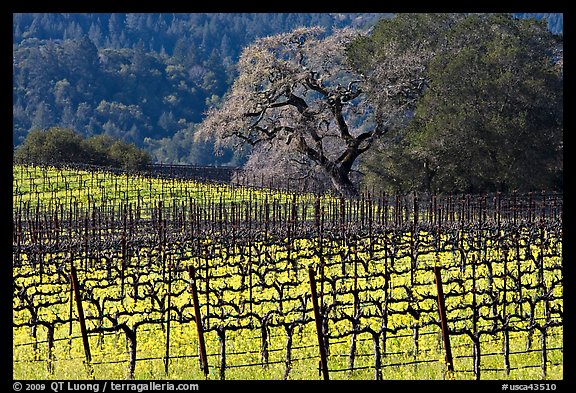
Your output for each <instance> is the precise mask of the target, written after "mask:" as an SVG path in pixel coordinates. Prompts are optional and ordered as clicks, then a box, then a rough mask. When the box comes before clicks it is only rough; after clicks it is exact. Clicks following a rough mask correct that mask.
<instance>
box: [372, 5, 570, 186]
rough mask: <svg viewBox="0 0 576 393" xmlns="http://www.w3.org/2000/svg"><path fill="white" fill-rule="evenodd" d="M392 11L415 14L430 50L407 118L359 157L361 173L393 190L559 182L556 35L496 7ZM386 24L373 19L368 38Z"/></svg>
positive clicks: (380, 35)
mask: <svg viewBox="0 0 576 393" xmlns="http://www.w3.org/2000/svg"><path fill="white" fill-rule="evenodd" d="M394 19H395V20H396V19H397V20H396V22H392V21H391V22H390V23H397V24H398V25H399V26H403V27H404V28H406V26H408V25H409V24H410V23H414V22H416V21H417V22H418V28H417V29H418V30H419V31H427V34H426V35H425V36H426V37H429V38H430V39H429V43H430V45H431V48H433V49H434V51H435V55H434V57H433V58H432V59H431V61H430V64H429V67H428V72H427V79H428V80H429V83H428V88H427V89H426V91H425V92H424V94H423V96H422V99H421V100H420V101H419V102H418V104H417V106H416V109H415V111H414V115H413V118H412V119H411V121H410V122H409V123H408V125H407V127H405V128H403V129H397V130H396V133H395V134H394V135H391V137H390V138H388V139H386V140H382V141H381V143H379V145H378V146H377V148H376V149H374V150H373V151H372V152H371V155H370V156H369V157H367V159H366V160H365V161H364V162H363V168H362V169H363V171H365V172H366V173H367V178H366V181H367V183H368V184H369V185H372V186H378V187H380V188H384V189H387V190H388V191H392V192H398V191H400V192H407V191H410V190H426V191H435V192H482V191H511V190H514V189H519V190H524V191H531V190H538V189H561V188H562V172H563V169H562V155H563V151H562V150H563V142H562V140H563V86H562V62H561V59H562V40H561V37H558V36H555V35H553V34H551V33H550V32H549V31H548V30H547V28H546V26H545V24H544V23H542V22H538V21H535V20H528V19H525V20H521V19H516V18H513V17H512V16H510V15H503V14H493V15H492V14H490V15H487V14H482V15H468V16H455V15H426V16H425V17H424V16H411V15H410V16H409V15H404V16H399V17H397V18H394ZM388 29H389V24H388V23H387V22H383V23H381V24H380V25H378V26H377V28H376V29H375V32H374V34H373V35H372V36H371V39H372V41H371V42H370V44H371V45H373V46H378V45H380V43H381V42H386V40H387V39H389V37H390V33H389V31H388ZM415 35H416V36H418V32H417V33H415ZM435 37H440V39H434V38H435Z"/></svg>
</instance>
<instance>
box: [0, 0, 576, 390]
mask: <svg viewBox="0 0 576 393" xmlns="http://www.w3.org/2000/svg"><path fill="white" fill-rule="evenodd" d="M567 5H568V2H558V1H542V0H541V1H532V0H530V1H526V0H525V1H522V2H514V3H512V2H508V3H506V2H503V1H501V2H497V3H495V2H492V3H491V2H488V1H484V2H474V3H470V2H466V1H461V2H459V3H457V4H454V3H449V4H447V3H425V4H418V3H413V2H407V1H404V2H385V1H384V0H379V1H378V0H372V1H367V2H366V1H365V2H358V1H353V2H352V1H344V2H342V1H340V2H336V1H334V0H333V1H330V2H326V1H325V2H322V1H319V0H315V1H307V2H294V1H286V0H283V1H277V2H274V3H273V2H271V1H267V2H266V3H258V2H247V1H238V2H233V3H224V4H222V2H215V1H212V2H205V1H203V2H198V1H193V0H180V1H175V0H163V1H158V0H156V1H149V0H141V1H138V2H134V1H125V0H116V1H115V2H111V1H98V2H95V1H94V2H86V1H78V0H75V1H73V0H72V1H70V0H68V1H50V2H45V3H26V2H20V3H15V2H12V3H11V4H9V5H8V7H6V6H5V7H6V8H8V10H5V9H3V13H2V17H3V22H4V23H2V29H3V30H4V31H3V34H2V37H3V38H4V39H5V41H6V43H5V45H6V46H8V45H10V46H11V43H12V41H8V39H9V37H12V13H16V12H95V13H98V12H127V11H130V12H518V11H523V12H562V13H563V14H564V18H565V19H566V17H567V16H569V15H571V14H570V13H569V12H566V11H567V8H568V7H567ZM3 8H4V7H3ZM572 30H573V25H571V18H570V17H568V19H567V23H564V30H563V35H564V37H565V57H566V58H567V59H566V60H567V61H566V62H565V64H568V65H570V50H568V51H567V50H566V37H568V44H570V38H571V37H572ZM568 49H569V45H568ZM3 54H4V55H5V61H4V62H3V63H2V64H3V67H4V72H3V73H2V75H4V80H5V81H8V80H12V79H9V78H8V77H7V75H9V74H8V72H9V70H10V69H11V68H12V67H11V63H12V56H10V55H9V54H10V49H9V48H4V51H3ZM566 55H567V56H566ZM564 75H565V76H564V77H565V83H566V84H567V85H569V82H570V80H571V79H572V76H571V73H570V72H565V74H564ZM10 90H11V89H10V88H9V86H4V89H3V91H4V92H5V94H6V96H7V97H6V98H7V99H6V100H5V101H4V102H5V103H9V102H11V101H12V99H11V98H9V97H10V96H9V91H10ZM565 91H566V92H568V93H571V91H570V87H568V89H565ZM568 102H570V100H569V101H568ZM4 119H6V123H8V121H7V120H8V116H4ZM566 119H568V120H570V116H568V117H566ZM569 123H570V122H569ZM8 127H11V125H9V124H6V133H8V129H10V128H8ZM565 129H567V130H569V132H576V131H574V130H573V129H572V127H569V126H567V127H565ZM8 135H9V136H8V138H9V139H10V142H12V133H10V134H8ZM570 140H571V139H570V138H566V139H565V142H564V143H565V145H567V146H565V149H566V148H568V149H570V146H569V142H570ZM566 142H568V143H566ZM10 145H11V144H9V143H5V144H2V148H3V149H5V150H6V151H5V152H3V154H0V157H1V159H3V160H6V170H3V171H1V172H0V174H1V175H2V179H3V180H4V181H5V187H3V188H2V190H3V191H4V192H3V193H2V195H3V198H5V199H6V205H4V206H10V208H4V209H0V212H2V214H3V215H5V217H3V220H2V222H3V223H5V225H6V228H8V225H11V223H9V220H11V206H12V197H11V195H10V194H9V192H8V190H9V189H11V186H10V182H11V180H12V179H11V176H10V175H11V174H12V172H11V169H8V165H10V166H11V165H12V148H11V146H10ZM567 166H568V168H570V164H569V163H568V165H567ZM567 173H570V172H567ZM566 180H570V179H569V178H568V179H566ZM564 184H565V185H566V186H565V190H564V200H565V202H566V201H568V202H569V201H570V200H571V199H572V198H571V196H572V193H571V187H570V186H569V185H570V183H568V182H566V181H565V182H564ZM570 208H571V206H570V204H569V203H564V213H563V215H564V219H563V226H564V228H563V230H564V241H563V253H564V257H563V261H564V262H563V263H564V281H565V282H564V299H565V300H564V315H565V316H566V317H565V319H564V379H563V380H560V381H552V380H546V381H540V380H538V381H517V380H510V381H507V380H481V381H427V380H426V381H412V380H401V381H398V380H386V381H348V380H339V381H320V380H317V381H262V380H255V381H245V380H233V381H204V380H201V381H176V380H169V382H172V383H181V382H188V383H197V384H198V386H199V391H211V390H214V389H226V390H232V389H239V390H244V389H246V390H257V391H258V390H262V391H270V389H274V388H282V389H283V388H287V389H291V390H292V389H294V390H296V389H322V390H328V391H329V390H333V389H334V390H336V389H338V390H339V389H347V390H348V389H349V390H355V389H362V390H364V389H366V390H372V389H374V390H386V389H408V390H410V391H416V390H417V389H421V388H422V389H433V390H436V389H438V390H439V391H442V392H446V391H455V392H459V393H462V392H463V390H464V389H467V388H471V389H481V390H482V391H485V392H495V391H503V388H502V385H503V384H509V385H526V384H530V383H534V384H538V385H540V384H549V386H551V385H552V384H555V386H556V390H555V391H558V392H562V391H565V390H566V388H567V387H571V386H576V384H574V381H575V380H576V378H575V376H576V372H573V371H572V369H571V367H570V366H571V365H572V363H573V359H574V353H575V352H574V349H575V348H574V337H575V336H576V335H575V333H576V330H575V328H574V325H573V323H572V316H573V315H574V310H573V308H574V303H575V302H574V300H575V299H576V297H575V295H574V292H573V290H572V285H570V284H572V282H573V281H572V280H574V272H573V271H574V263H576V262H574V261H572V258H570V256H571V255H572V251H573V248H572V245H571V242H570V240H569V238H570V234H571V233H572V227H573V225H574V224H573V221H571V220H570V218H569V216H570V212H571V210H570ZM10 228H11V226H10ZM5 239H6V245H5V247H4V250H5V251H8V250H10V249H11V247H12V246H11V244H8V239H9V236H8V235H5ZM10 260H11V259H10V257H9V255H8V252H6V254H5V258H2V262H1V263H0V266H1V268H2V269H5V271H3V272H2V277H6V281H5V285H1V288H2V291H3V292H4V293H3V296H2V302H0V316H2V318H3V320H2V321H1V322H2V323H0V326H1V327H2V329H6V333H5V334H6V336H4V337H8V335H10V337H12V332H11V330H12V329H11V319H12V317H11V315H12V311H11V310H12V301H11V299H12V293H11V292H12V285H11V283H12V281H11V279H10V278H8V277H11V273H12V271H11V264H10V262H9V261H10ZM2 343H3V345H4V346H5V348H2V349H0V351H1V352H0V353H1V354H2V355H3V356H5V357H6V358H5V359H3V360H4V362H3V363H4V372H5V374H4V378H2V382H0V386H1V387H3V388H6V387H8V386H10V388H11V389H12V391H16V390H14V387H15V385H14V384H15V383H17V382H20V383H22V384H24V385H25V384H30V383H43V384H45V385H46V391H51V390H49V388H50V383H51V382H53V381H14V380H13V376H12V370H11V369H10V370H8V365H11V364H12V346H11V341H10V340H8V339H6V340H2ZM7 374H8V375H7ZM75 382H78V383H82V382H84V383H98V384H99V387H100V389H99V391H100V392H102V387H103V386H102V385H103V383H104V381H88V380H85V381H75ZM108 382H110V381H108ZM114 382H123V383H145V382H149V381H147V380H139V381H117V380H115V381H114ZM158 382H166V381H158ZM508 390H511V389H510V388H509V389H508ZM22 391H25V390H24V389H23V390H22ZM63 391H67V389H64V390H63ZM107 391H110V388H108V389H107ZM125 391H126V390H125ZM550 391H552V390H550Z"/></svg>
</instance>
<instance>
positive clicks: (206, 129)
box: [198, 27, 429, 196]
mask: <svg viewBox="0 0 576 393" xmlns="http://www.w3.org/2000/svg"><path fill="white" fill-rule="evenodd" d="M362 34H364V33H362V32H360V31H358V30H354V29H350V28H346V29H341V30H337V31H335V32H334V33H332V34H330V35H326V33H325V32H324V30H323V29H321V28H319V27H312V28H299V29H296V30H294V31H292V32H290V33H284V34H278V35H274V36H271V37H265V38H261V39H259V40H257V41H256V42H254V43H253V44H252V45H250V46H248V47H247V48H245V49H244V51H243V52H242V55H241V57H240V60H239V62H238V73H239V76H238V78H237V79H236V81H235V82H234V84H233V86H232V88H231V91H230V92H229V93H228V94H227V96H226V97H225V100H224V102H223V103H222V105H221V107H219V108H216V107H213V108H211V109H210V110H209V111H208V113H207V116H206V118H205V120H204V122H203V123H202V125H201V127H200V132H199V134H198V135H199V136H200V137H201V138H206V139H208V138H215V139H216V145H217V147H222V146H224V145H227V146H229V145H230V144H231V143H235V144H236V145H237V146H243V145H249V146H258V145H263V144H267V145H269V147H268V148H267V149H266V148H261V147H258V148H257V149H255V150H254V151H255V152H258V153H257V154H263V153H262V152H266V151H275V152H276V156H277V155H278V154H277V153H278V152H279V151H285V152H286V154H287V155H288V156H289V157H290V158H289V159H290V160H292V161H293V162H294V164H295V167H298V163H300V164H309V165H314V166H317V167H318V168H319V169H320V171H321V172H322V173H324V174H325V175H326V178H328V179H330V181H331V183H332V186H333V187H334V188H335V189H336V190H337V191H338V192H339V193H340V194H341V195H343V196H356V195H357V190H356V188H355V186H354V184H353V183H352V182H351V181H350V172H351V170H352V167H353V165H354V164H355V162H356V161H357V158H358V157H359V156H360V155H361V154H362V153H364V152H365V151H367V150H368V149H369V148H370V147H371V146H372V144H373V142H374V141H375V140H376V139H377V138H380V137H381V136H382V135H384V134H385V133H386V132H387V131H388V130H389V129H390V128H391V127H393V126H394V125H395V124H397V123H398V120H399V119H403V118H405V116H406V114H407V112H408V110H409V109H411V106H412V105H413V104H414V102H415V100H416V99H417V98H418V96H419V95H420V93H421V91H422V89H423V88H424V85H425V79H424V71H425V64H426V60H427V58H429V57H428V55H426V54H425V53H424V52H423V51H419V50H418V47H414V48H410V49H409V50H402V51H399V50H397V49H396V47H395V46H394V45H393V44H390V45H389V46H388V47H384V48H379V51H381V53H379V56H378V58H379V62H378V64H375V65H374V66H373V67H372V68H371V72H370V73H367V74H362V73H359V72H357V71H355V69H354V68H353V67H352V64H351V62H350V61H349V59H348V56H347V52H346V49H347V47H348V45H349V44H350V43H351V42H353V40H355V39H357V38H358V37H360V36H361V35H362ZM251 161H252V164H254V162H261V163H262V165H263V169H264V170H266V171H272V172H273V171H274V167H275V166H274V162H270V161H268V162H266V160H265V159H264V160H263V159H262V158H261V157H260V158H259V159H251ZM264 165H265V167H264ZM279 167H282V168H285V167H286V165H280V166H279ZM300 167H302V165H300ZM252 168H254V165H252Z"/></svg>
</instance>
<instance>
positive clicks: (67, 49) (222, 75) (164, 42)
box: [13, 13, 384, 164]
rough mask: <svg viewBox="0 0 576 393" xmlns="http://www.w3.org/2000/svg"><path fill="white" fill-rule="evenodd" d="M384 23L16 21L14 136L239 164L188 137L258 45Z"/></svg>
mask: <svg viewBox="0 0 576 393" xmlns="http://www.w3.org/2000/svg"><path fill="white" fill-rule="evenodd" d="M383 16H384V15H383V14H328V13H316V14H312V13H306V14H287V13H276V14H258V13H257V14H14V17H13V21H14V24H13V32H14V42H13V55H14V65H13V67H14V68H13V70H14V85H13V100H14V102H13V105H14V106H13V114H14V117H13V122H14V123H13V136H14V145H15V146H17V145H19V144H21V143H22V141H23V140H24V139H25V137H26V135H27V133H28V132H29V131H30V130H32V129H36V128H48V127H51V126H59V127H68V128H72V129H74V130H76V131H78V132H79V133H81V134H83V135H85V136H90V135H94V134H102V133H104V134H106V135H109V136H111V137H115V138H121V139H123V140H124V141H126V142H133V143H135V144H137V145H138V146H141V147H143V148H145V149H147V150H148V151H150V152H151V153H152V155H153V156H154V158H155V159H156V160H157V161H161V162H187V163H197V164H225V163H232V164H237V163H238V161H239V160H240V161H241V160H242V157H234V156H233V154H232V152H230V151H228V152H225V153H224V154H223V156H219V157H215V156H214V154H213V149H212V147H211V144H210V143H209V142H207V143H194V142H193V140H192V135H193V134H194V132H195V127H196V125H197V124H198V123H199V122H200V121H201V119H202V116H203V113H204V112H205V110H206V109H207V107H208V106H209V105H210V104H212V103H215V102H218V100H220V99H221V97H222V96H223V94H224V93H225V92H226V91H227V89H228V88H229V86H230V85H231V83H232V82H233V80H234V78H235V76H236V72H235V63H236V61H237V59H238V56H239V54H240V52H241V50H242V48H244V47H245V46H246V45H247V44H249V43H250V42H252V41H253V40H254V39H255V38H257V37H261V36H267V35H272V34H276V33H278V32H284V31H290V30H292V29H294V28H295V27H298V26H312V25H320V26H323V27H325V28H326V29H327V30H328V31H330V30H331V29H332V28H335V27H343V26H354V27H369V26H371V25H373V24H374V23H375V22H376V21H377V20H378V19H380V18H381V17H383Z"/></svg>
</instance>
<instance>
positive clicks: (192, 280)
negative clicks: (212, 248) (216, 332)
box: [188, 266, 208, 378]
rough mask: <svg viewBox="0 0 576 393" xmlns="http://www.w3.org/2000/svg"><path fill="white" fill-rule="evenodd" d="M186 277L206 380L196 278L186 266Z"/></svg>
mask: <svg viewBox="0 0 576 393" xmlns="http://www.w3.org/2000/svg"><path fill="white" fill-rule="evenodd" d="M188 276H189V278H190V291H191V292H192V301H193V302H194V318H195V319H196V331H197V333H198V345H199V347H200V361H201V362H202V371H203V372H204V375H205V376H206V378H208V358H207V356H206V343H205V342H204V329H203V327H202V314H200V304H199V303H198V291H197V289H196V278H195V271H194V267H193V266H188Z"/></svg>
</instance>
